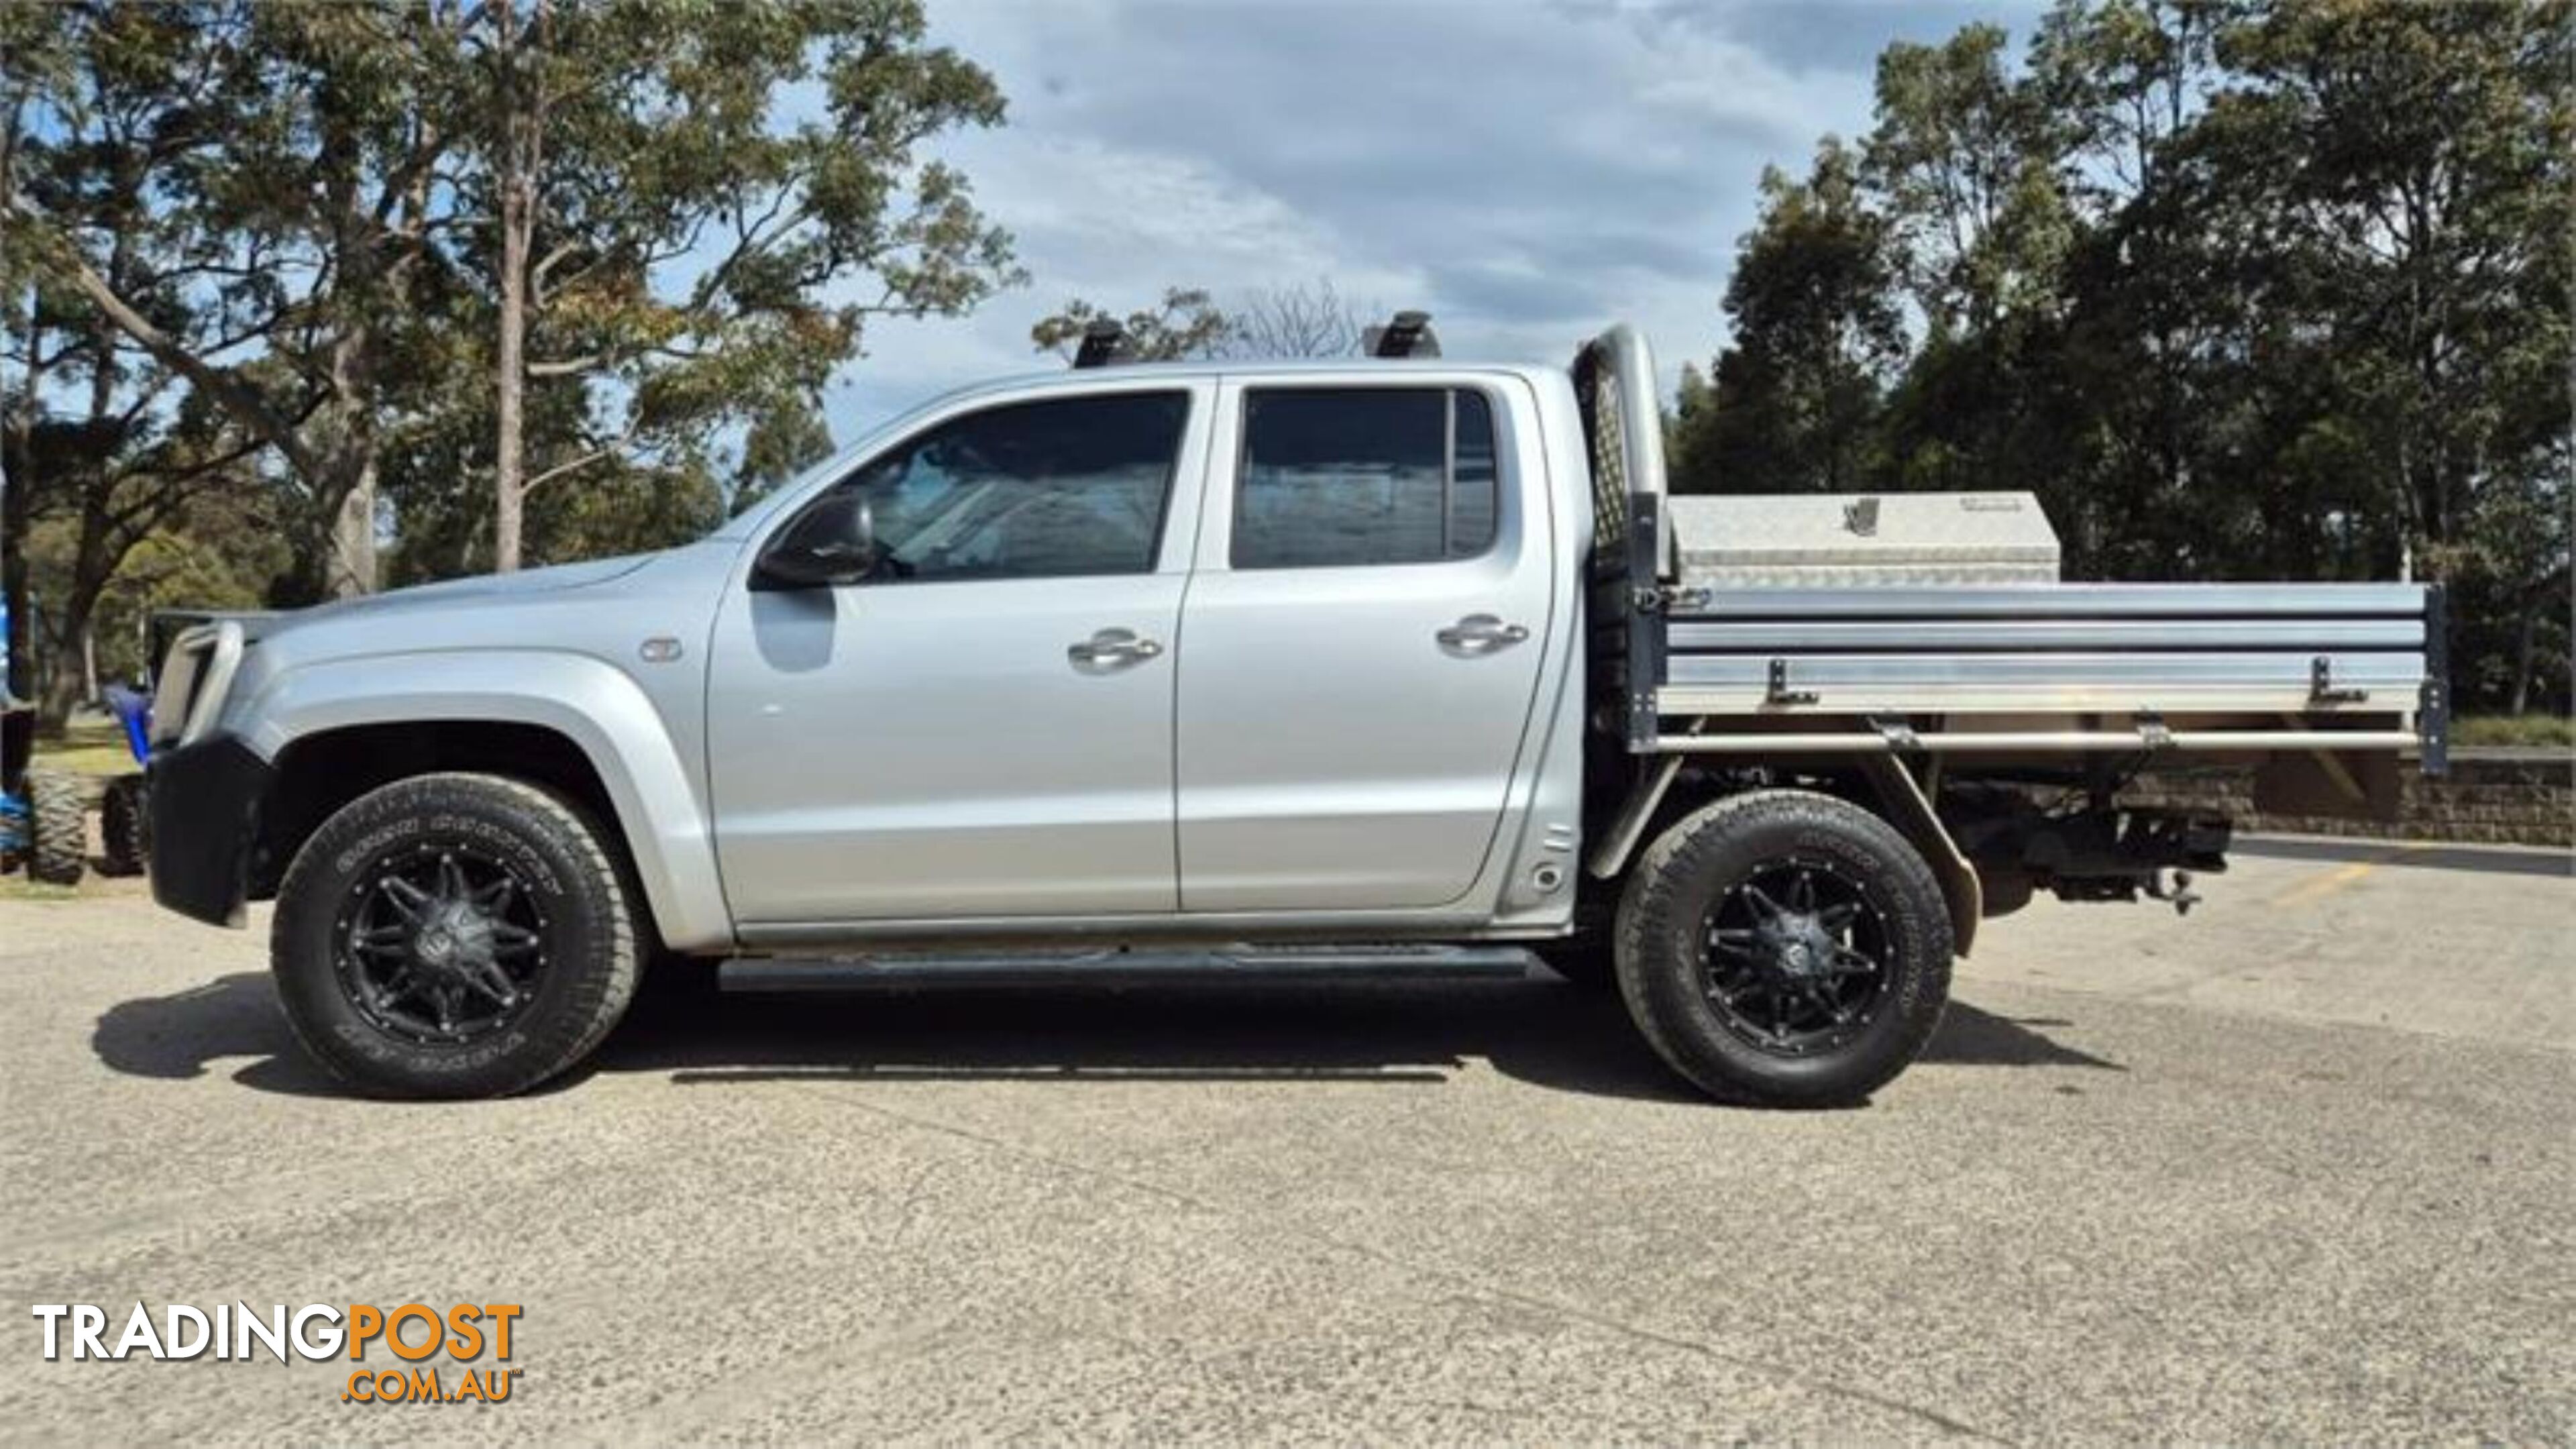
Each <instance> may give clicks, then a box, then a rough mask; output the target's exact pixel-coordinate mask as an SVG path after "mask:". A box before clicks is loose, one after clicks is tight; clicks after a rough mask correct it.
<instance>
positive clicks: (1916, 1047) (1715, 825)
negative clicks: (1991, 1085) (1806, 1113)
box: [1617, 790, 1952, 1107]
mask: <svg viewBox="0 0 2576 1449" xmlns="http://www.w3.org/2000/svg"><path fill="white" fill-rule="evenodd" d="M1951 954H1952V941H1951V935H1950V916H1949V911H1948V908H1947V907H1946V905H1945V904H1944V902H1943V900H1942V897H1941V887H1940V884H1939V882H1938V881H1936V880H1935V879H1934V878H1933V875H1932V870H1931V867H1930V866H1928V865H1926V864H1924V862H1923V858H1922V856H1921V855H1919V854H1917V853H1916V852H1915V850H1914V847H1913V846H1912V845H1910V844H1908V843H1907V842H1906V840H1905V838H1904V837H1903V836H1902V835H1899V834H1898V833H1897V832H1896V830H1895V828H1894V827H1892V826H1890V825H1889V824H1888V823H1887V822H1885V821H1884V820H1881V819H1879V818H1878V817H1877V816H1875V815H1872V814H1871V813H1869V812H1868V811H1866V810H1863V809H1861V808H1860V807H1859V806H1857V805H1853V804H1851V803H1849V802H1848V801H1844V800H1839V799H1836V798H1834V797H1833V796H1830V795H1820V794H1815V793H1813V792H1810V791H1804V790H1760V791H1754V792H1752V793H1749V794H1744V795H1737V796H1733V797H1730V798H1728V799H1725V800H1720V801H1718V802H1717V803H1715V804H1713V805H1710V806H1708V807H1706V808H1705V809H1702V810H1699V811H1696V812H1694V813H1693V814H1691V815H1689V816H1686V817H1685V818H1683V819H1682V820H1681V821H1680V822H1679V823H1677V824H1675V825H1674V826H1673V827H1672V828H1671V829H1670V830H1668V831H1666V832H1664V834H1663V835H1662V836H1661V837H1660V838H1658V839H1657V840H1656V841H1655V843H1654V844H1653V846H1652V847H1650V848H1649V849H1648V850H1647V852H1646V854H1645V856H1644V857H1643V858H1642V859H1640V860H1639V861H1638V862H1637V865H1636V867H1635V868H1634V870H1632V871H1631V872H1630V875H1629V880H1628V888H1627V891H1626V894H1625V896H1624V897H1623V898H1622V900H1621V902H1620V907H1619V932H1618V952H1617V961H1618V977H1619V993H1620V995H1621V997H1622V998H1623V999H1624V1000H1625V1001H1626V1003H1627V1007H1628V1014H1629V1015H1630V1016H1631V1017H1632V1018H1634V1019H1635V1021H1636V1023H1637V1028H1638V1030H1639V1031H1640V1032H1642V1033H1643V1034H1644V1035H1645V1038H1646V1041H1647V1043H1648V1044H1649V1045H1651V1046H1652V1047H1653V1048H1654V1049H1655V1052H1656V1054H1657V1055H1659V1056H1661V1057H1662V1058H1663V1059H1664V1060H1665V1061H1666V1062H1667V1063H1669V1064H1670V1065H1671V1066H1672V1068H1673V1070H1675V1071H1677V1072H1679V1073H1681V1074H1682V1075H1683V1076H1684V1077H1686V1078H1688V1079H1689V1080H1690V1081H1691V1082H1692V1083H1693V1084H1694V1085H1696V1086H1698V1087H1699V1088H1700V1089H1701V1090H1703V1091H1705V1092H1707V1093H1709V1094H1710V1095H1712V1096H1716V1097H1719V1098H1722V1099H1725V1100H1729V1101H1737V1102H1748V1103H1754V1104H1759V1105H1764V1106H1776V1107H1827V1106H1839V1105H1844V1104H1848V1103H1853V1102H1858V1101H1861V1100H1863V1099H1865V1098H1867V1097H1868V1095H1869V1094H1870V1093H1871V1092H1873V1091H1875V1090H1877V1089H1878V1088H1879V1087H1881V1086H1884V1085H1885V1084H1886V1083H1887V1082H1888V1081H1889V1080H1890V1079H1892V1078H1893V1077H1895V1076H1896V1074H1897V1073H1899V1072H1901V1071H1903V1070H1904V1069H1905V1067H1906V1064H1907V1063H1909V1062H1911V1061H1913V1060H1914V1057H1915V1055H1916V1054H1917V1053H1919V1052H1920V1051H1921V1050H1922V1049H1923V1044H1924V1043H1925V1042H1927V1041H1929V1040H1930V1039H1931V1036H1932V1032H1933V1030H1934V1028H1936V1027H1937V1026H1939V1025H1940V1021H1941V1009H1942V1006H1943V1004H1944V1003H1945V1002H1946V1001H1947V1000H1948V999H1949V991H1950V957H1951Z"/></svg>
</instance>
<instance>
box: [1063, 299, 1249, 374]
mask: <svg viewBox="0 0 2576 1449" xmlns="http://www.w3.org/2000/svg"><path fill="white" fill-rule="evenodd" d="M1104 319H1106V320H1110V321H1115V322H1117V323H1118V324H1119V325H1120V326H1121V327H1123V328H1124V329H1126V346H1127V350H1128V352H1129V354H1130V355H1131V356H1133V357H1134V358H1135V359H1136V360H1137V361H1139V362H1171V361H1175V360H1178V359H1180V358H1186V357H1215V356H1218V355H1220V354H1221V353H1223V352H1224V351H1225V348H1226V345H1227V344H1228V343H1229V342H1230V341H1232V340H1233V337H1234V332H1235V323H1234V319H1232V318H1231V317H1228V316H1227V315H1226V314H1225V313H1224V312H1222V311H1220V310H1218V308H1217V305H1216V303H1215V302H1214V301H1212V300H1210V298H1209V297H1208V294H1207V293H1206V292H1203V291H1201V290H1199V289H1197V288H1195V287H1169V288H1166V289H1164V292H1163V299H1162V301H1161V302H1160V303H1159V304H1157V305H1155V306H1153V307H1150V308H1143V309H1139V310H1137V311H1134V312H1130V313H1128V314H1127V315H1126V316H1125V317H1118V316H1116V315H1115V314H1113V313H1111V312H1109V311H1108V310H1107V309H1105V308H1101V307H1095V306H1093V305H1092V304H1091V303H1089V302H1086V301H1083V300H1082V299H1081V298H1079V297H1077V298H1075V299H1073V300H1072V301H1070V302H1067V303H1065V304H1064V308H1063V310H1061V311H1059V312H1056V313H1053V314H1051V315H1049V316H1046V317H1042V318H1040V319H1038V322H1037V324H1036V325H1035V326H1033V327H1031V328H1030V329H1029V342H1030V343H1031V345H1033V346H1034V347H1035V348H1036V349H1037V350H1038V351H1040V352H1052V353H1055V354H1056V355H1057V356H1059V357H1063V358H1065V359H1066V360H1068V361H1070V360H1071V359H1072V357H1073V355H1074V353H1075V351H1076V350H1077V349H1079V348H1080V346H1081V345H1082V334H1083V331H1084V329H1086V328H1088V327H1090V326H1091V324H1092V323H1094V322H1098V321H1102V320H1104Z"/></svg>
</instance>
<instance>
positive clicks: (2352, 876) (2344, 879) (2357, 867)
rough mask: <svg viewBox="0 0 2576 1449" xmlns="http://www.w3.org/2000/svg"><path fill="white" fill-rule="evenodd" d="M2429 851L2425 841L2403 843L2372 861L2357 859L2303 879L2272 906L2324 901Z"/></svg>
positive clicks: (2276, 899)
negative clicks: (2393, 863) (2381, 870)
mask: <svg viewBox="0 0 2576 1449" xmlns="http://www.w3.org/2000/svg"><path fill="white" fill-rule="evenodd" d="M2425 848H2426V842H2424V841H2420V840H2408V841H2402V842H2400V843H2399V844H2398V845H2397V846H2396V847H2395V848H2393V849H2391V850H2388V851H2386V852H2385V853H2383V854H2380V855H2374V856H2372V857H2371V858H2370V859H2368V860H2356V861H2354V862H2352V863H2351V864H2349V865H2345V866H2341V867H2338V868H2336V869H2334V870H2330V871H2327V872H2326V873H2325V874H2324V875H2321V876H2317V877H2315V878H2313V879H2310V880H2303V881H2301V882H2299V883H2298V884H2297V885H2294V886H2292V887H2290V888H2289V889H2288V890H2285V891H2283V892H2281V893H2280V894H2279V895H2277V896H2274V897H2272V902H2271V903H2272V904H2273V905H2276V906H2297V905H2305V904H2307V903H2308V902H2310V901H2315V900H2323V899H2324V898H2326V897H2327V896H2330V895H2333V894H2334V893H2335V892H2337V891H2339V890H2342V889H2344V888H2345V887H2346V886H2349V885H2351V884H2352V883H2353V882H2355V881H2357V880H2359V879H2361V878H2362V877H2363V876H2366V875H2368V874H2370V873H2371V872H2372V871H2374V870H2377V869H2379V868H2380V867H2381V866H2383V865H2386V864H2387V863H2388V862H2390V861H2392V860H2395V859H2397V858H2398V857H2399V856H2401V855H2411V854H2413V853H2414V852H2416V851H2419V850H2422V849H2425Z"/></svg>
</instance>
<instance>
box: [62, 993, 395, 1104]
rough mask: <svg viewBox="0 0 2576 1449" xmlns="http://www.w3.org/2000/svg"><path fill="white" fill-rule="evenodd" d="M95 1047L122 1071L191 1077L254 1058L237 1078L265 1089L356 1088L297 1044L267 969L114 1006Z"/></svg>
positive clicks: (324, 1093)
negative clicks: (322, 1065) (176, 992)
mask: <svg viewBox="0 0 2576 1449" xmlns="http://www.w3.org/2000/svg"><path fill="white" fill-rule="evenodd" d="M90 1050H92V1051H94V1052H96V1053H98V1059H99V1060H100V1061H102V1062H105V1063H107V1064H108V1065H109V1066H111V1067H114V1068H115V1069H116V1070H118V1071H120V1072H124V1073H126V1074H127V1075H129V1076H136V1077H161V1078H165V1079H168V1080H172V1081H183V1080H186V1079H188V1078H191V1077H202V1076H204V1075H206V1073H207V1072H208V1071H210V1070H212V1069H213V1068H214V1065H215V1064H216V1063H218V1062H225V1061H231V1060H234V1059H237V1058H242V1057H248V1058H250V1059H251V1060H250V1061H249V1063H248V1064H247V1065H245V1066H243V1067H242V1068H241V1069H240V1070H238V1071H236V1072H234V1073H233V1080H234V1081H236V1082H239V1083H241V1084H242V1085H243V1086H245V1087H255V1088H258V1089H259V1090H261V1091H264V1092H283V1093H287V1094H289V1095H293V1096H316V1097H329V1096H343V1095H349V1092H348V1089H347V1088H346V1087H344V1086H342V1085H341V1084H340V1083H339V1082H338V1081H336V1080H334V1079H333V1078H332V1076H331V1075H330V1073H328V1072H325V1071H323V1070H322V1068H320V1067H319V1066H316V1065H315V1064H314V1063H313V1061H312V1059H311V1058H309V1057H307V1056H305V1054H304V1048H303V1047H302V1046H300V1045H298V1044H297V1043H296V1040H295V1032H294V1030H293V1029H292V1028H290V1027H288V1026H287V1024H286V1016H285V1014H284V1013H283V1012H282V1011H280V1010H279V1009H278V1005H277V989H276V987H274V986H273V985H271V984H270V982H269V978H268V977H267V975H266V974H265V973H262V972H258V971H239V972H235V973H234V974H232V975H230V976H223V977H218V978H216V979H215V980H213V981H209V982H207V983H206V984H205V985H203V986H199V987H196V988H194V989H191V990H188V991H182V992H180V993H178V994H177V995H175V996H146V997H140V998H138V999H136V1000H133V1001H126V1002H120V1003H118V1004H117V1005H115V1006H111V1007H109V1008H108V1009H107V1011H106V1012H105V1013H104V1014H103V1015H101V1016H100V1017H99V1019H98V1025H97V1026H96V1027H95V1028H94V1029H93V1030H92V1031H91V1032H90Z"/></svg>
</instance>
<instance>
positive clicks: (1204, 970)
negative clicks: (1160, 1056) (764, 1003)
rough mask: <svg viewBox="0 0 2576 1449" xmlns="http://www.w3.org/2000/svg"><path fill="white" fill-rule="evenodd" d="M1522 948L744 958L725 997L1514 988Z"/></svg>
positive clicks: (725, 973)
mask: <svg viewBox="0 0 2576 1449" xmlns="http://www.w3.org/2000/svg"><path fill="white" fill-rule="evenodd" d="M1535 960H1536V958H1535V957H1533V956H1531V955H1530V953H1529V952H1528V951H1527V950H1525V949H1524V948H1522V947H1519V946H1225V947H1219V948H1215V949H1205V948H1201V949H1195V950H1169V949H1154V950H1143V949H1139V950H1107V951H1103V950H1086V951H1053V952H1050V951H1015V952H1009V953H1000V952H972V953H969V952H909V951H907V952H887V953H885V954H883V955H877V956H848V957H841V958H837V959H803V960H799V959H793V958H789V959H779V958H765V957H751V958H737V959H735V960H730V961H726V962H725V963H723V965H721V966H720V967H718V968H717V981H718V983H719V984H720V985H721V986H722V988H723V989H724V990H726V991H743V992H749V991H853V990H866V989H868V988H870V987H917V986H1104V985H1105V986H1134V985H1149V984H1152V983H1155V982H1165V981H1169V982H1191V983H1204V982H1225V981H1344V980H1351V981H1381V980H1399V981H1517V980H1519V979H1520V978H1521V977H1522V976H1524V975H1526V974H1527V973H1528V971H1529V968H1530V966H1531V965H1532V964H1533V963H1534V962H1535Z"/></svg>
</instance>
